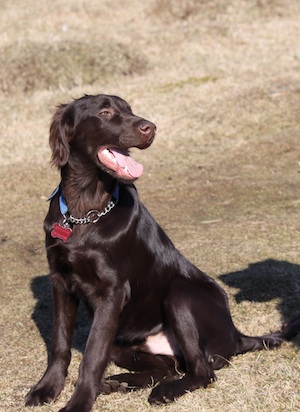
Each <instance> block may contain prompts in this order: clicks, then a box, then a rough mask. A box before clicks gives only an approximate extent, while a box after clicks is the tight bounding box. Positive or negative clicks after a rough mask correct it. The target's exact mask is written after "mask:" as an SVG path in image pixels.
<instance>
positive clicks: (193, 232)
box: [0, 0, 300, 412]
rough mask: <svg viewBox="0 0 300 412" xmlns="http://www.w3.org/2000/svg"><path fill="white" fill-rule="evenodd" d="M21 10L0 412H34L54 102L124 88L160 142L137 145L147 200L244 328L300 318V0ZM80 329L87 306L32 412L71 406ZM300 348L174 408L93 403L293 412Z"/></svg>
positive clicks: (12, 45)
mask: <svg viewBox="0 0 300 412" xmlns="http://www.w3.org/2000/svg"><path fill="white" fill-rule="evenodd" d="M18 3H20V4H14V3H13V2H9V1H7V0H0V6H1V14H0V27H1V32H0V47H1V55H0V56H1V57H0V63H1V64H0V88H1V90H2V94H1V95H0V104H1V111H2V119H1V133H0V142H1V152H0V165H1V166H0V173H1V182H2V186H3V190H2V193H1V198H0V206H1V217H0V220H1V228H0V248H1V277H0V285H1V288H0V304H1V309H0V310H1V317H0V319H1V321H0V322H1V331H2V340H1V349H0V368H1V371H2V373H1V378H0V408H1V410H3V411H5V412H19V411H25V410H26V409H25V408H24V406H23V402H24V396H25V394H26V393H27V391H28V390H29V388H30V387H31V385H32V384H33V383H35V382H36V381H37V379H38V378H39V377H40V376H41V374H42V372H43V371H44V367H45V363H46V357H47V353H46V345H48V344H49V327H50V323H51V315H50V310H51V294H50V290H49V285H48V283H47V277H46V274H47V263H46V259H45V252H44V245H43V238H44V235H43V231H42V221H43V217H44V215H45V213H46V210H47V204H46V203H45V202H44V200H45V198H46V196H48V195H49V193H51V191H52V189H53V188H54V187H55V186H56V184H57V182H58V179H59V178H58V174H57V173H56V172H55V171H54V170H51V169H50V167H49V165H48V160H49V157H50V153H49V149H48V142H47V139H48V136H47V135H48V125H49V119H50V116H51V113H52V110H53V107H54V106H55V105H57V104H58V103H61V102H66V101H68V100H70V99H71V98H73V97H79V96H81V95H82V94H83V93H95V94H96V93H101V92H104V93H111V94H117V95H120V96H122V97H124V98H125V99H126V100H128V101H129V102H130V103H131V105H132V107H133V109H134V111H135V112H136V113H137V114H140V115H142V116H145V117H147V118H149V119H151V120H153V121H154V122H156V124H157V126H158V136H157V139H156V141H155V143H154V144H153V146H152V147H151V148H150V149H148V150H147V151H143V152H136V157H137V158H138V159H139V160H140V161H141V162H143V163H144V165H145V173H144V176H143V177H142V178H141V179H140V181H139V182H138V183H137V185H138V188H139V191H140V194H141V197H142V199H143V200H144V202H145V203H146V204H147V206H148V207H149V209H150V210H151V212H152V213H153V215H154V216H155V217H156V218H157V219H158V220H159V222H161V224H162V225H163V226H164V227H165V228H166V229H167V231H168V233H169V234H170V236H171V237H172V239H173V240H174V241H175V243H176V245H177V246H178V247H179V249H180V250H181V251H183V252H184V253H185V254H186V255H187V256H188V257H189V258H190V259H191V260H192V261H193V262H195V263H196V264H197V265H199V267H201V269H203V270H204V271H206V272H207V273H209V274H210V275H212V276H213V277H215V278H216V279H218V281H219V282H221V283H222V285H223V286H224V287H225V289H226V290H227V292H228V294H229V298H230V303H231V306H232V312H233V315H234V319H235V322H236V324H237V325H238V327H239V328H240V329H242V331H244V332H246V333H252V334H254V333H264V332H266V331H268V330H272V329H273V330H274V329H275V328H277V327H278V325H279V324H280V322H281V321H282V319H286V318H289V317H291V316H294V315H295V314H297V313H299V311H300V290H299V289H300V266H299V265H300V262H299V243H300V232H299V207H300V195H299V172H300V166H299V161H300V154H299V151H298V150H297V149H298V147H299V138H300V125H299V109H300V80H299V69H300V47H299V38H300V25H299V18H300V5H299V2H298V0H291V1H289V2H286V1H284V0H247V1H246V0H244V1H243V0H230V1H223V0H218V1H195V0H187V1H185V2H181V1H179V0H160V1H158V0H146V1H144V2H139V1H137V0H130V1H129V0H123V1H118V0H117V1H115V2H114V3H112V2H110V1H108V0H103V1H101V2H98V1H96V0H92V1H90V2H84V1H82V0H66V1H64V2H59V1H58V0H53V1H51V2H50V3H49V2H48V1H46V0H42V1H40V2H38V3H37V2H34V1H32V0H24V1H23V2H22V3H21V2H18ZM157 188H159V190H157ZM170 211H172V212H171V213H170ZM87 332H88V324H87V323H86V321H85V317H84V315H83V314H82V315H81V317H80V319H79V321H78V327H77V330H76V334H75V337H74V349H73V353H74V356H73V359H72V364H71V367H70V373H69V377H68V381H67V385H66V388H65V390H64V391H63V393H62V394H61V396H60V398H59V399H58V400H57V402H56V403H53V404H51V405H50V406H43V407H38V408H36V409H33V410H36V411H37V412H42V411H57V410H59V408H60V407H62V406H63V405H64V404H65V403H66V401H67V399H69V397H70V395H71V393H72V390H73V385H74V382H75V381H76V377H77V372H78V365H79V362H80V359H81V356H82V355H81V352H82V348H83V345H84V341H85V337H86V334H87ZM299 346H300V338H299V337H298V339H297V340H295V341H294V342H293V343H289V344H285V345H284V346H283V348H281V349H280V350H278V351H274V352H262V353H257V354H247V355H244V356H239V357H237V358H235V359H233V360H232V363H231V365H229V367H228V368H225V369H223V370H221V371H218V373H217V375H218V378H219V379H218V381H217V382H216V383H214V384H213V385H212V387H211V388H209V389H208V390H198V391H196V392H195V393H192V394H187V395H186V396H185V397H183V398H182V399H180V400H178V402H176V404H174V405H169V406H166V407H164V408H159V407H158V408H154V407H151V406H150V405H149V404H148V403H147V395H148V393H149V390H145V391H141V392H138V393H134V394H126V395H118V394H115V395H111V396H106V397H105V396H99V397H98V399H97V401H96V403H95V406H94V409H93V410H94V411H97V410H103V411H107V412H109V411H115V410H122V411H125V412H126V411H131V410H135V411H140V412H146V411H152V410H153V411H154V410H155V411H157V410H161V409H164V410H167V411H170V412H171V411H176V412H186V411H191V410H195V411H199V412H200V411H201V412H206V411H222V410H224V409H226V410H228V411H230V412H241V411H245V412H250V411H251V412H252V411H262V410H263V411H267V412H269V411H270V412H271V411H272V412H279V411H285V412H286V411H291V412H294V411H296V410H299V409H300V395H299V390H298V385H297V383H298V382H299V379H300V368H299V364H300V362H299ZM114 371H115V369H114V368H112V367H111V368H110V372H114ZM28 410H30V409H28Z"/></svg>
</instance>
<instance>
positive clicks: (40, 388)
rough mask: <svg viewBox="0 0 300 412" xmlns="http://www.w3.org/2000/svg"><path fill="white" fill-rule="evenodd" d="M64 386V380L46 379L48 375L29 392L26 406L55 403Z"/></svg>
mask: <svg viewBox="0 0 300 412" xmlns="http://www.w3.org/2000/svg"><path fill="white" fill-rule="evenodd" d="M63 386H64V379H56V380H53V379H46V375H45V377H44V378H43V379H41V380H40V382H38V383H37V384H36V385H35V386H33V388H31V390H30V391H29V392H28V394H27V396H26V398H25V406H38V405H43V404H44V403H50V402H52V401H54V400H55V399H56V398H57V397H58V395H59V394H60V392H61V390H62V388H63Z"/></svg>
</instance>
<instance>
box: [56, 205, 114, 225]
mask: <svg viewBox="0 0 300 412" xmlns="http://www.w3.org/2000/svg"><path fill="white" fill-rule="evenodd" d="M115 206H116V203H115V202H114V201H113V200H110V201H109V202H108V204H107V205H106V207H105V209H104V210H103V212H99V210H90V211H88V212H87V214H86V215H85V216H84V217H74V216H73V215H69V216H67V215H63V216H64V220H63V225H64V226H65V227H66V226H70V224H72V225H87V224H88V223H97V222H98V220H99V219H100V218H101V217H103V216H105V215H106V214H107V213H108V212H110V211H111V210H112V209H113V208H114V207H115Z"/></svg>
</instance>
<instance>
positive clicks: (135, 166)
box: [109, 148, 144, 178]
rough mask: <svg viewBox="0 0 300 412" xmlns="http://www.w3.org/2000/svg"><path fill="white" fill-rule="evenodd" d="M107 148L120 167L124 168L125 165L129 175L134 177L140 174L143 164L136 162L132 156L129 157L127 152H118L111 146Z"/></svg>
mask: <svg viewBox="0 0 300 412" xmlns="http://www.w3.org/2000/svg"><path fill="white" fill-rule="evenodd" d="M109 150H110V151H111V152H112V153H113V155H114V157H115V159H116V161H117V163H118V165H119V166H120V167H122V168H123V169H125V167H126V166H127V171H128V173H129V174H130V176H132V177H135V178H137V177H140V176H141V174H142V173H143V169H144V168H143V166H142V165H141V164H140V163H137V162H136V161H135V160H134V159H133V158H132V157H130V156H129V154H128V153H127V154H124V153H126V152H120V151H118V150H117V149H111V148H110V149H109Z"/></svg>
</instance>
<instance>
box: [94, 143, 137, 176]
mask: <svg viewBox="0 0 300 412" xmlns="http://www.w3.org/2000/svg"><path fill="white" fill-rule="evenodd" d="M98 159H99V160H100V162H101V163H102V164H103V165H104V166H106V167H107V168H108V169H109V170H110V171H113V172H115V174H116V175H117V177H119V178H120V179H125V180H135V179H137V178H139V177H140V176H141V175H142V173H143V170H144V168H143V165H141V164H140V163H138V162H136V161H135V160H134V159H133V158H132V157H131V156H130V154H129V153H128V151H127V150H121V149H118V148H116V147H111V146H102V147H100V149H99V150H98Z"/></svg>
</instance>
